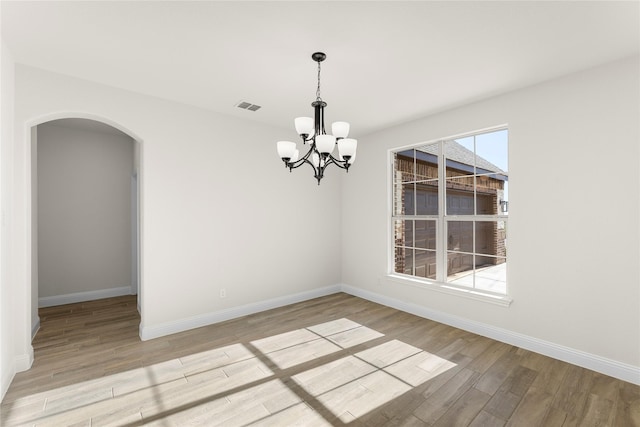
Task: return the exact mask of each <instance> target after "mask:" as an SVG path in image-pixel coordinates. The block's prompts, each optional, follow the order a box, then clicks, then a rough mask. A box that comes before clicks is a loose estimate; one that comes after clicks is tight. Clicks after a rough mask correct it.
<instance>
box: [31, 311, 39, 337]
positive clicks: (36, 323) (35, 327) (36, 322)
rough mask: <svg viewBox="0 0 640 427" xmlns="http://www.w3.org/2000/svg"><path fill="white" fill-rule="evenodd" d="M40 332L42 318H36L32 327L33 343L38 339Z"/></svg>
mask: <svg viewBox="0 0 640 427" xmlns="http://www.w3.org/2000/svg"><path fill="white" fill-rule="evenodd" d="M39 330H40V316H38V317H37V318H36V321H35V322H34V323H33V326H32V327H31V341H33V339H34V338H35V337H36V334H37V333H38V331H39Z"/></svg>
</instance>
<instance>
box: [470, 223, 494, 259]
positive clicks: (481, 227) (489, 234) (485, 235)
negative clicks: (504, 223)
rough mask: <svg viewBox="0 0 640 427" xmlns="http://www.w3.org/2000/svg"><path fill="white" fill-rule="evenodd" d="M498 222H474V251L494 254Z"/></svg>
mask: <svg viewBox="0 0 640 427" xmlns="http://www.w3.org/2000/svg"><path fill="white" fill-rule="evenodd" d="M497 227H498V224H497V223H496V222H494V221H477V222H476V231H475V233H476V247H475V253H477V254H486V255H496V243H497V242H496V235H497V232H498V229H497Z"/></svg>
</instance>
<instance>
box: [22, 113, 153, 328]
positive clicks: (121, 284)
mask: <svg viewBox="0 0 640 427" xmlns="http://www.w3.org/2000/svg"><path fill="white" fill-rule="evenodd" d="M30 138H31V139H30V148H31V282H32V283H31V301H30V303H31V313H32V316H31V317H32V322H31V323H32V325H31V326H32V330H31V333H32V338H33V336H35V333H36V332H37V330H38V327H39V317H38V314H37V313H38V308H39V307H41V306H42V307H44V306H53V305H61V304H68V303H74V302H82V301H88V300H93V299H101V298H106V297H112V296H118V295H125V294H137V295H138V297H137V300H138V309H139V310H140V309H141V300H142V292H141V289H140V267H139V266H140V240H139V234H140V216H139V194H140V193H139V182H140V168H139V165H140V153H141V141H140V139H139V138H137V137H135V136H133V135H132V134H131V132H129V131H127V130H126V129H124V128H123V127H121V126H119V125H117V124H115V123H113V122H111V121H109V120H105V119H103V118H100V117H94V116H88V115H85V114H67V115H62V116H60V115H57V116H54V117H47V118H46V119H41V120H38V121H37V122H35V123H31V124H30Z"/></svg>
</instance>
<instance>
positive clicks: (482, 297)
mask: <svg viewBox="0 0 640 427" xmlns="http://www.w3.org/2000/svg"><path fill="white" fill-rule="evenodd" d="M386 280H387V281H388V282H393V283H399V284H401V285H409V286H414V287H417V288H420V289H427V290H431V291H436V292H441V293H444V294H448V295H456V296H460V297H463V298H469V299H473V300H476V301H482V302H487V303H490V304H495V305H499V306H502V307H509V306H510V305H511V303H512V302H513V300H512V299H511V298H510V297H509V296H507V295H496V294H491V293H488V292H483V291H481V290H478V289H465V288H461V287H457V286H452V285H450V284H448V283H441V282H436V281H432V280H428V279H423V280H421V279H414V278H411V277H408V276H401V275H397V274H389V275H387V276H386Z"/></svg>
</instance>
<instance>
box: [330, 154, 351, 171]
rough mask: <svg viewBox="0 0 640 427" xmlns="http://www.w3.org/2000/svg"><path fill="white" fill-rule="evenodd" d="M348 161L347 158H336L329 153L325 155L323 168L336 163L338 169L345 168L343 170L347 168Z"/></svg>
mask: <svg viewBox="0 0 640 427" xmlns="http://www.w3.org/2000/svg"><path fill="white" fill-rule="evenodd" d="M348 163H349V162H348V161H347V160H338V159H337V158H335V157H333V156H332V155H331V154H329V155H328V156H327V159H326V161H325V168H326V167H327V166H328V165H336V166H337V167H339V168H340V169H345V170H349V166H347V165H348Z"/></svg>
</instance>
